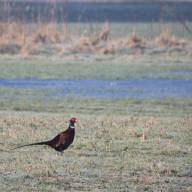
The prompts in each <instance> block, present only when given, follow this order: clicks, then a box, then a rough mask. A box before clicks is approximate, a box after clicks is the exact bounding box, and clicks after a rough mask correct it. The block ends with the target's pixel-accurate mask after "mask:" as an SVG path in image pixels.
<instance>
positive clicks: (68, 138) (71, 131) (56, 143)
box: [14, 117, 77, 153]
mask: <svg viewBox="0 0 192 192" xmlns="http://www.w3.org/2000/svg"><path fill="white" fill-rule="evenodd" d="M76 122H77V119H76V118H74V117H73V118H71V119H70V120H69V127H68V129H67V130H65V131H63V132H61V133H59V134H58V135H57V136H55V137H54V138H53V139H51V140H48V141H42V142H37V143H31V144H26V145H21V146H18V147H16V148H14V149H18V148H21V147H27V146H32V145H48V146H49V147H51V148H53V149H55V150H56V151H59V152H61V153H62V152H63V151H64V150H65V149H67V148H68V147H69V145H71V143H72V142H73V140H74V137H75V123H76Z"/></svg>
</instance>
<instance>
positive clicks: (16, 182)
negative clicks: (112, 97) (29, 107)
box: [0, 111, 192, 192]
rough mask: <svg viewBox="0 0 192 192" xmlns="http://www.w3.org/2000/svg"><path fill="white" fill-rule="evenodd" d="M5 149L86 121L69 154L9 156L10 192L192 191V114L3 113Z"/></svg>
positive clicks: (6, 187) (4, 160) (45, 151)
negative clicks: (74, 120)
mask: <svg viewBox="0 0 192 192" xmlns="http://www.w3.org/2000/svg"><path fill="white" fill-rule="evenodd" d="M0 116H1V118H0V121H1V135H0V137H1V149H11V148H13V147H15V146H17V145H19V144H21V143H22V144H23V143H30V142H35V141H40V140H42V139H43V140H46V139H48V138H51V137H52V136H53V135H55V134H56V133H57V132H59V131H61V130H62V129H63V126H67V119H68V118H69V117H71V116H76V117H77V118H78V119H79V122H78V125H77V133H76V139H75V142H74V144H73V146H72V147H71V148H70V149H69V150H67V151H66V152H65V153H64V155H63V156H60V155H58V154H57V153H56V152H55V151H53V150H52V149H49V148H48V147H42V146H41V147H29V148H23V149H18V150H15V151H1V156H0V161H1V168H0V174H1V177H0V180H1V182H0V183H1V190H3V191H64V190H65V191H161V190H162V191H185V192H189V191H191V190H192V188H191V181H192V179H191V158H192V156H191V155H192V154H191V152H192V151H191V150H192V149H191V144H192V143H191V136H192V135H191V131H192V130H191V128H192V117H191V115H184V116H183V117H175V115H174V112H173V111H172V115H171V116H167V115H166V113H164V115H163V114H162V116H159V115H157V114H156V113H153V114H152V115H143V113H142V112H141V113H139V114H138V115H131V114H130V115H129V114H127V115H115V116H114V115H113V114H110V115H109V114H108V115H104V114H102V115H88V114H86V115H84V114H82V113H81V114H80V113H75V112H74V113H73V114H72V113H65V114H63V113H45V112H44V113H35V112H8V111H1V112H0Z"/></svg>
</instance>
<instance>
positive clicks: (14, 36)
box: [0, 22, 192, 56]
mask: <svg viewBox="0 0 192 192" xmlns="http://www.w3.org/2000/svg"><path fill="white" fill-rule="evenodd" d="M111 32H112V31H111V28H110V24H109V23H108V22H106V23H105V24H103V26H102V27H100V28H98V27H95V28H94V27H92V26H89V27H88V28H85V29H84V30H80V29H79V28H78V27H77V30H75V31H71V30H70V27H69V25H68V24H62V25H58V24H57V23H47V24H45V23H41V24H40V23H38V24H23V23H0V54H19V55H24V56H27V55H38V54H46V53H47V54H57V55H61V56H62V55H65V54H73V53H90V54H138V53H139V54H145V53H147V54H154V53H170V52H171V53H172V52H182V53H185V54H192V53H191V46H192V45H191V44H192V43H191V41H190V40H189V39H186V38H181V37H176V36H175V35H173V34H172V32H171V29H169V28H164V29H163V30H162V31H161V32H160V33H159V35H157V36H156V37H154V38H152V39H151V38H147V37H145V36H143V37H142V36H141V35H138V32H137V30H135V29H132V32H131V33H130V32H129V33H128V32H127V33H125V34H124V36H123V37H118V36H116V37H114V36H112V35H111ZM159 50H160V51H159ZM158 51H159V52H158Z"/></svg>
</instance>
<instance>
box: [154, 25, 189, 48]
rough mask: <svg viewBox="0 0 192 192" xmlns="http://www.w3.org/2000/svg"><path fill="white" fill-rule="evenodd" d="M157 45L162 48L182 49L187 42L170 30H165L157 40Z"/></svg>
mask: <svg viewBox="0 0 192 192" xmlns="http://www.w3.org/2000/svg"><path fill="white" fill-rule="evenodd" d="M155 43H156V44H157V45H158V46H160V47H176V46H177V47H182V48H184V47H185V45H186V44H187V42H186V40H184V39H180V38H177V37H175V36H174V35H173V34H172V33H171V31H170V30H169V29H165V30H164V31H162V32H161V34H160V35H159V36H158V37H156V38H155Z"/></svg>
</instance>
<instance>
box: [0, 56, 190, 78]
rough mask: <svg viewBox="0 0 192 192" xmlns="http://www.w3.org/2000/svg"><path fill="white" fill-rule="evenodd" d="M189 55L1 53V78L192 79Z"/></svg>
mask: <svg viewBox="0 0 192 192" xmlns="http://www.w3.org/2000/svg"><path fill="white" fill-rule="evenodd" d="M180 70H181V71H192V65H191V56H180V55H178V56H176V55H173V56H168V55H167V56H166V55H163V56H161V55H159V56H156V55H155V56H149V55H139V56H137V55H135V56H118V57H117V56H115V55H114V56H113V55H111V56H103V55H94V56H93V55H82V54H77V55H68V56H65V57H58V56H55V57H54V56H51V57H49V56H48V57H46V56H31V57H29V58H26V59H24V58H22V57H19V56H0V79H20V78H21V79H23V78H25V79H26V78H38V79H129V78H184V79H191V78H192V76H191V74H190V73H189V74H188V73H181V74H177V73H174V71H180Z"/></svg>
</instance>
